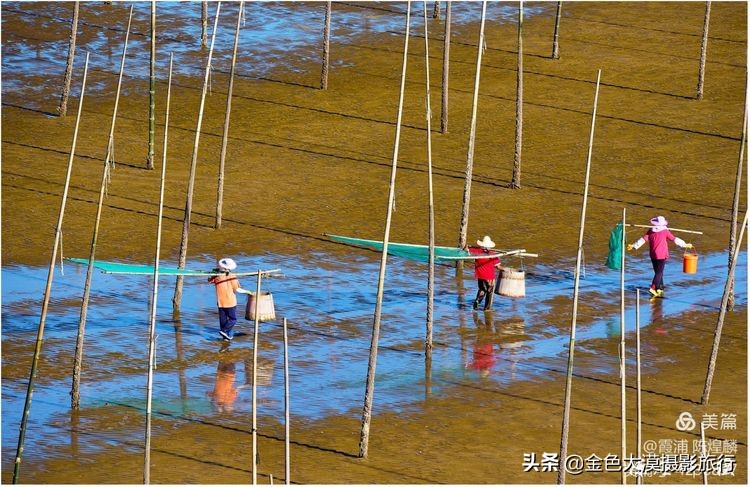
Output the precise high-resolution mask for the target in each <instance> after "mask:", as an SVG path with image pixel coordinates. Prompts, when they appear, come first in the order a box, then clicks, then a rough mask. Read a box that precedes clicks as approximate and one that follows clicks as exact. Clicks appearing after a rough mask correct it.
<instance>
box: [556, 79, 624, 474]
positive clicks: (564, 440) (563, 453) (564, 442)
mask: <svg viewBox="0 0 750 487" xmlns="http://www.w3.org/2000/svg"><path fill="white" fill-rule="evenodd" d="M601 76H602V70H601V69H600V70H599V71H598V73H597V75H596V93H595V95H594V111H593V113H592V114H591V133H590V135H589V150H588V155H587V157H586V178H585V179H584V183H583V204H582V205H581V228H580V231H579V233H578V254H577V256H576V272H575V275H574V279H573V317H572V319H571V323H570V343H569V345H568V370H567V374H566V380H565V401H564V405H563V421H562V434H561V436H560V456H559V462H560V463H559V468H558V470H557V483H558V484H564V483H565V459H566V457H567V456H568V429H569V424H568V423H569V420H570V393H571V386H572V383H573V355H574V352H575V344H576V320H577V318H578V283H579V281H580V278H581V261H582V258H583V229H584V226H585V224H586V202H587V200H588V196H589V174H590V172H591V151H592V147H593V145H594V126H595V122H596V106H597V103H598V101H599V80H600V79H601ZM624 232H625V229H624V228H623V233H624Z"/></svg>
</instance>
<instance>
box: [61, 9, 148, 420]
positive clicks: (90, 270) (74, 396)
mask: <svg viewBox="0 0 750 487" xmlns="http://www.w3.org/2000/svg"><path fill="white" fill-rule="evenodd" d="M132 19H133V6H132V5H131V6H130V15H129V16H128V27H127V29H126V30H125V44H124V45H123V47H122V60H121V61H120V74H119V77H118V79H117V94H116V95H115V106H114V108H113V109H112V123H111V124H110V126H109V138H108V139H107V153H106V155H105V156H104V167H103V169H102V182H101V184H100V186H99V200H98V202H97V204H96V217H95V219H94V232H93V235H92V236H91V250H90V252H89V264H88V267H87V268H86V282H85V284H84V286H83V299H82V301H81V315H80V318H79V320H78V336H77V339H76V354H75V359H74V363H73V387H72V389H71V392H70V398H71V406H72V407H73V409H78V406H79V405H80V402H81V397H80V383H81V363H83V338H84V334H85V331H86V316H87V314H88V309H89V296H90V294H91V279H92V276H93V274H94V259H95V258H96V241H97V239H98V237H99V222H100V221H101V217H102V207H103V206H104V194H105V193H106V189H107V181H108V180H109V175H110V161H111V158H112V150H113V147H114V144H115V121H116V120H117V107H118V106H119V104H120V91H121V88H122V77H123V73H124V72H125V55H126V53H127V51H128V37H129V36H130V22H131V20H132Z"/></svg>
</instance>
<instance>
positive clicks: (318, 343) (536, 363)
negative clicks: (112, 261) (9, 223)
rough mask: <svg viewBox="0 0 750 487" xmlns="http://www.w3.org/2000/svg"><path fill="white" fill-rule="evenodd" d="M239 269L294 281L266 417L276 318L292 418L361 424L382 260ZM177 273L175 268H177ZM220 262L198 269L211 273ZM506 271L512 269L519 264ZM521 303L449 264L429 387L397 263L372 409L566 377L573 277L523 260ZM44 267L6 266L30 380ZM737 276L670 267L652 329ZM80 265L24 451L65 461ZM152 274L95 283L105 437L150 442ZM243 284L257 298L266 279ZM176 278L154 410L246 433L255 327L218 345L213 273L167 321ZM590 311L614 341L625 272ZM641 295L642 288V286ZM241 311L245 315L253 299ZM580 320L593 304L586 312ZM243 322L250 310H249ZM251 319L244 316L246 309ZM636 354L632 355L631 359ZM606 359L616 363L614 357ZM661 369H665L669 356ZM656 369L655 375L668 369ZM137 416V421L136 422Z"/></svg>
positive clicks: (285, 290)
mask: <svg viewBox="0 0 750 487" xmlns="http://www.w3.org/2000/svg"><path fill="white" fill-rule="evenodd" d="M234 257H235V259H236V260H237V262H238V263H239V269H240V270H246V271H251V270H255V269H258V268H261V269H272V268H279V269H281V270H282V272H283V274H284V277H280V278H273V279H267V280H265V281H264V283H263V285H262V286H263V288H264V289H265V290H268V291H271V292H272V294H273V299H274V302H275V310H276V317H277V319H276V320H275V321H269V322H264V323H261V326H260V335H259V342H260V345H259V358H258V398H257V399H258V414H259V415H261V416H270V417H273V418H276V419H277V420H278V421H282V420H283V417H284V396H283V394H284V376H283V342H282V327H281V318H282V317H286V318H287V319H288V321H289V327H290V328H289V355H290V375H291V377H290V382H291V384H290V390H291V398H292V399H291V414H292V421H296V422H305V421H308V420H314V419H318V418H322V417H325V416H327V415H332V414H349V415H353V416H358V415H359V410H360V408H361V406H362V401H363V397H364V380H365V377H366V370H367V362H368V348H369V344H370V337H371V326H372V316H373V311H374V307H375V293H376V287H377V275H378V269H379V257H378V254H376V253H374V252H369V251H359V250H357V251H352V253H351V254H349V255H348V257H349V258H348V260H347V261H345V262H342V261H341V258H340V256H334V255H332V254H327V253H324V252H318V253H314V254H311V255H305V256H304V258H299V257H298V256H289V255H275V254H265V255H258V256H245V255H239V256H234ZM746 262H747V260H746V254H745V253H744V252H743V253H742V254H741V257H740V262H739V263H738V264H739V265H738V267H737V269H738V272H737V282H738V286H737V303H738V305H741V306H744V305H746V304H747V294H746V289H747V271H746V270H747V263H746ZM169 264H170V263H168V262H164V263H162V265H164V266H167V265H169ZM212 264H213V262H212V261H211V259H210V258H208V257H206V258H204V259H199V260H193V261H192V262H189V265H188V267H190V268H195V269H205V268H210V267H211V266H212ZM517 264H518V262H513V261H508V262H506V265H517ZM524 264H525V267H524V268H525V270H526V271H527V279H526V293H527V295H526V297H525V298H516V299H514V298H508V297H502V296H497V297H496V300H495V306H494V310H493V311H492V312H490V313H484V312H482V311H479V312H476V311H473V310H472V309H471V306H470V303H471V299H472V298H473V295H474V292H475V282H474V279H473V277H472V274H471V272H466V273H465V277H464V279H463V280H457V278H456V271H455V269H453V268H452V267H449V266H443V265H441V266H438V268H437V272H436V285H435V289H436V291H435V310H434V322H435V327H434V340H435V349H434V354H433V365H432V371H431V384H430V385H429V387H427V385H426V381H425V378H426V377H425V366H424V355H423V346H424V345H423V341H424V334H425V318H424V316H425V305H426V294H425V289H426V275H427V268H426V265H425V264H422V263H417V262H414V261H409V260H405V259H402V258H397V257H392V258H390V259H389V267H388V273H387V283H386V286H385V296H384V306H383V318H382V330H381V338H380V354H379V358H378V366H377V382H376V395H375V408H376V410H378V411H384V410H396V411H408V410H409V409H411V408H418V407H419V401H420V400H421V399H423V398H424V397H425V394H427V393H429V394H432V395H437V396H440V395H445V396H447V397H450V396H451V394H454V392H452V386H453V384H455V383H456V382H459V383H477V382H483V381H491V382H492V383H495V384H496V385H498V386H501V387H502V386H503V385H507V384H509V383H511V382H513V381H521V380H536V379H537V378H538V377H540V376H541V375H543V374H545V373H548V370H547V369H546V368H545V366H542V365H545V364H546V366H553V367H555V368H557V369H562V368H564V361H565V360H566V357H567V354H566V348H567V343H568V333H569V324H570V302H571V300H570V298H571V296H572V289H573V279H572V268H571V269H564V268H557V269H553V268H548V267H545V266H539V265H536V264H534V263H533V262H529V259H526V260H525V262H524ZM46 275H47V269H46V268H25V267H20V266H14V265H11V266H5V267H3V269H2V282H3V287H2V315H3V323H2V325H3V326H2V340H3V348H4V350H5V353H4V357H3V361H4V370H6V367H9V365H10V364H13V365H14V369H16V370H19V369H18V367H17V363H16V361H17V360H19V359H18V358H16V357H14V356H13V355H12V354H11V355H9V352H8V351H9V350H16V349H17V350H23V354H21V355H23V356H24V357H28V356H30V351H31V350H32V349H33V346H34V340H35V338H36V330H37V326H38V322H39V307H40V303H41V300H42V294H43V289H44V284H45V280H46ZM725 275H726V255H725V254H713V255H701V256H700V262H699V271H698V273H697V274H693V275H688V274H682V273H681V263H680V260H679V258H674V257H673V259H672V261H670V263H669V265H668V267H667V276H666V281H667V283H668V297H667V299H660V300H656V301H654V302H649V300H648V299H647V297H646V296H643V301H642V304H641V325H642V326H654V327H657V328H660V329H662V330H663V332H664V333H672V332H679V330H680V329H681V324H680V315H681V314H682V313H685V312H689V311H691V310H696V309H707V308H709V309H717V308H718V304H719V302H720V299H721V294H722V290H723V283H724V279H725ZM650 277H651V273H650V263H649V262H648V260H647V257H646V256H644V255H638V256H635V257H632V258H630V261H629V268H628V274H627V283H626V285H627V288H628V309H627V316H626V320H627V328H628V330H629V337H628V341H629V342H630V343H632V337H633V334H632V331H633V329H634V326H635V317H634V316H635V292H634V289H635V287H636V286H641V287H645V286H647V285H648V283H649V281H650ZM84 278H85V268H84V267H82V266H77V265H74V264H70V263H66V264H65V266H64V275H63V274H61V273H60V269H59V266H58V268H57V270H56V276H55V281H54V285H53V291H52V301H51V306H50V312H49V315H48V318H47V326H46V332H45V343H44V348H43V352H42V353H43V356H44V357H46V358H49V360H50V361H51V362H52V363H54V364H55V365H54V367H55V369H54V370H50V367H49V366H48V367H47V368H46V369H45V367H44V366H41V367H40V369H39V373H38V378H37V386H36V389H35V394H34V400H33V403H32V408H31V415H30V421H29V432H28V434H27V439H26V456H27V457H31V458H34V457H37V458H48V457H50V456H51V457H55V456H56V454H55V448H56V447H55V445H59V444H60V443H61V442H67V441H69V440H68V438H69V435H70V421H71V419H70V418H71V416H70V407H69V402H70V399H69V391H70V386H71V379H70V374H69V373H68V371H69V370H70V371H72V357H73V352H74V350H75V340H76V331H77V326H78V316H79V303H80V298H81V295H82V288H83V282H84ZM150 281H151V278H150V277H146V276H127V275H106V274H101V273H99V272H98V271H97V272H96V273H95V275H94V279H93V290H92V297H91V304H90V307H89V312H88V321H87V328H86V346H85V352H84V373H83V384H82V390H81V395H82V410H83V411H86V410H89V411H91V410H93V411H105V410H106V409H107V408H110V407H114V408H118V407H119V408H124V411H125V413H124V416H125V417H121V423H120V425H119V426H118V425H117V424H111V423H109V424H108V425H107V428H108V431H107V432H106V434H107V435H108V438H110V441H114V442H119V441H122V440H130V441H133V442H138V441H142V435H143V431H142V427H141V426H137V427H136V426H135V425H140V424H141V423H140V420H138V421H135V423H133V424H132V425H131V426H130V427H128V426H127V425H128V424H129V421H133V420H136V419H137V418H142V416H143V411H144V406H145V393H146V375H147V368H146V362H147V359H146V357H147V350H148V345H147V336H148V335H147V333H148V316H149V306H148V300H149V296H150V294H151V291H150V289H151V283H150ZM242 285H243V287H245V288H247V289H251V290H252V289H254V288H255V278H254V277H249V278H244V279H243V282H242ZM173 289H174V278H161V279H160V287H159V297H158V308H157V321H158V323H157V331H156V333H157V341H156V343H157V351H156V364H157V369H156V371H155V375H154V380H155V382H154V389H153V391H154V396H153V397H154V401H153V408H154V412H155V413H157V414H158V413H166V414H171V415H173V416H172V418H173V420H174V421H179V419H180V418H181V417H182V418H203V419H209V418H215V417H217V416H222V421H225V422H228V423H229V424H231V423H232V422H235V421H236V422H237V423H238V424H239V423H242V424H245V423H247V421H248V420H249V419H248V418H249V416H248V413H249V412H251V410H252V408H251V388H250V383H251V381H250V377H251V373H252V354H251V351H252V346H253V336H252V333H253V332H252V327H253V323H252V322H250V321H247V320H244V319H240V322H239V324H238V325H237V327H236V331H237V332H238V336H237V337H236V338H235V340H234V341H232V342H231V344H226V343H224V342H222V341H221V340H220V339H219V336H218V333H217V331H218V323H217V313H216V309H215V296H214V291H213V286H212V285H210V284H208V283H206V282H204V281H203V279H202V278H186V286H185V294H184V297H183V306H182V312H181V315H180V316H179V319H178V320H174V319H173V316H172V306H171V298H172V293H173ZM580 290H581V301H582V302H586V303H588V304H589V305H591V307H590V308H585V309H594V310H596V313H595V314H586V313H587V312H586V311H585V310H584V311H583V313H582V314H580V315H579V318H578V323H579V328H578V333H577V343H578V345H577V346H578V347H580V349H581V350H584V351H585V350H586V348H587V344H590V343H593V341H595V340H599V339H607V338H616V337H619V295H620V291H619V272H618V271H611V270H608V269H606V268H604V267H603V266H601V265H598V264H596V265H591V264H589V265H588V266H587V267H586V273H585V277H584V278H583V279H582V280H581V288H580ZM644 293H645V289H644ZM241 301H243V303H242V305H241V306H240V308H243V305H244V299H242V300H241ZM582 309H583V308H582ZM242 311H244V308H243V310H242ZM239 314H242V315H244V312H242V313H239ZM629 358H631V357H629ZM610 359H611V360H610ZM663 360H668V357H664V358H663ZM615 364H616V357H610V358H606V359H603V360H600V361H598V362H597V365H596V367H597V369H596V370H581V371H580V372H581V373H598V372H605V373H608V372H611V373H613V374H616V372H614V370H615V369H614V367H615ZM658 365H659V363H649V364H648V365H647V366H648V367H650V366H658ZM24 374H25V375H23V376H22V377H20V378H19V377H9V376H8V373H7V372H5V373H4V376H3V383H2V409H3V415H2V431H3V435H2V445H3V465H4V467H6V468H8V467H9V466H10V465H12V456H13V454H14V453H15V446H16V442H17V434H18V424H19V423H20V419H21V411H22V408H23V401H24V397H25V392H26V384H27V379H28V371H26V372H24ZM128 416H129V418H128ZM76 441H77V442H79V444H78V448H81V449H96V448H100V447H101V445H100V444H99V443H97V441H95V440H94V439H91V440H90V442H89V441H87V440H86V438H85V437H82V438H78V439H76Z"/></svg>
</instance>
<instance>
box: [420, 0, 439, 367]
mask: <svg viewBox="0 0 750 487" xmlns="http://www.w3.org/2000/svg"><path fill="white" fill-rule="evenodd" d="M435 4H436V5H439V4H438V3H437V2H435ZM423 5H424V62H425V90H426V93H425V113H426V118H427V194H428V199H429V201H428V204H427V211H428V225H427V226H428V228H429V230H428V232H429V241H430V244H429V252H430V255H429V258H428V272H427V274H428V275H427V320H426V321H427V330H426V338H425V345H424V353H425V360H431V359H432V307H433V303H434V288H435V207H434V198H433V193H432V108H431V107H430V46H429V42H428V40H427V39H428V37H429V36H428V33H427V0H423Z"/></svg>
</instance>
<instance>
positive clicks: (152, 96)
mask: <svg viewBox="0 0 750 487" xmlns="http://www.w3.org/2000/svg"><path fill="white" fill-rule="evenodd" d="M148 101H149V103H148V157H147V158H146V167H147V168H148V169H153V168H154V134H155V131H156V0H151V60H150V63H149V81H148Z"/></svg>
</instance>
